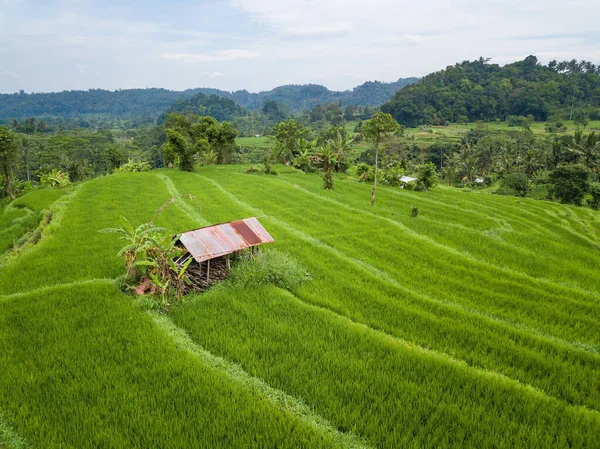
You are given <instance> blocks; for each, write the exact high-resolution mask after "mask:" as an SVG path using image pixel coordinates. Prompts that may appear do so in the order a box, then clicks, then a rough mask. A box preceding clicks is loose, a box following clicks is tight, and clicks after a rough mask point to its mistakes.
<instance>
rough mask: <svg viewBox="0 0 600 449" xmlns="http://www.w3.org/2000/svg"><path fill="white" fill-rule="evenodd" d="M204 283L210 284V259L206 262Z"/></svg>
mask: <svg viewBox="0 0 600 449" xmlns="http://www.w3.org/2000/svg"><path fill="white" fill-rule="evenodd" d="M206 282H210V259H209V260H207V261H206Z"/></svg>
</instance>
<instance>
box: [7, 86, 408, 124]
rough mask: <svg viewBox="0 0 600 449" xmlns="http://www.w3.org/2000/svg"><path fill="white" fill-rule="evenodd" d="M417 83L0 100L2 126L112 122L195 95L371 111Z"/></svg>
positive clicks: (251, 105) (248, 103) (152, 113)
mask: <svg viewBox="0 0 600 449" xmlns="http://www.w3.org/2000/svg"><path fill="white" fill-rule="evenodd" d="M415 81H417V78H406V79H399V80H398V81H396V82H393V83H382V82H378V81H375V82H371V81H369V82H366V83H364V84H362V85H360V86H358V87H355V88H354V89H353V90H348V91H343V92H337V91H330V90H329V89H327V88H326V87H323V86H319V85H315V84H308V85H290V86H281V87H277V88H275V89H273V90H270V91H266V92H260V93H250V92H248V91H246V90H240V91H236V92H226V91H222V90H218V89H211V88H197V89H188V90H185V91H172V90H167V89H155V88H153V89H125V90H117V91H114V92H113V91H108V90H102V89H92V90H87V91H64V92H57V93H33V94H27V93H24V92H20V93H15V94H0V121H8V120H11V119H23V118H27V117H40V116H44V115H46V116H56V117H78V116H81V115H85V114H102V115H107V116H111V117H119V118H126V117H154V118H156V117H158V116H159V115H161V114H162V113H163V112H164V111H165V110H167V109H169V108H170V107H171V105H173V103H174V102H176V101H177V100H185V99H190V98H192V97H193V96H194V95H197V94H199V93H202V94H204V95H207V96H210V95H217V96H220V97H225V98H228V99H230V100H233V101H235V102H236V103H238V104H239V105H240V106H242V107H245V108H248V109H260V108H262V106H263V105H264V104H265V103H266V102H267V101H270V100H274V101H277V102H280V103H283V104H285V105H287V106H288V107H289V108H290V109H291V110H293V111H299V110H303V109H309V108H312V107H313V106H315V105H316V104H324V103H331V102H335V101H342V102H343V103H345V104H352V105H360V106H374V105H380V104H382V103H384V102H385V101H387V100H389V99H390V98H391V96H392V95H393V94H394V92H396V90H398V89H400V88H402V87H404V86H405V85H407V84H410V83H412V82H415Z"/></svg>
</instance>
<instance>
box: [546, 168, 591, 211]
mask: <svg viewBox="0 0 600 449" xmlns="http://www.w3.org/2000/svg"><path fill="white" fill-rule="evenodd" d="M589 177H590V172H589V170H588V169H587V168H586V167H585V166H583V165H580V164H573V165H559V166H558V167H556V168H555V169H554V170H552V172H550V191H549V193H550V195H551V197H552V198H555V199H557V200H559V201H560V202H561V203H564V204H575V205H577V206H580V205H581V203H582V202H583V198H584V197H585V194H586V193H587V192H588V190H589V189H590V182H589Z"/></svg>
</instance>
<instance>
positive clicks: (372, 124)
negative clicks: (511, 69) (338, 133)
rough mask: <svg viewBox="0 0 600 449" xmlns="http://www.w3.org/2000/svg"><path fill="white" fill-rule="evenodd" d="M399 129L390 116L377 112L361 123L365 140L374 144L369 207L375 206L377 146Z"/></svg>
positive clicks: (377, 164)
mask: <svg viewBox="0 0 600 449" xmlns="http://www.w3.org/2000/svg"><path fill="white" fill-rule="evenodd" d="M400 130H401V127H400V125H399V124H398V122H396V120H394V118H393V117H392V116H391V115H390V114H386V113H383V112H377V113H376V114H375V115H374V116H373V118H372V119H371V120H368V121H366V122H364V123H363V126H362V128H361V131H362V134H363V136H365V139H366V140H368V141H371V142H374V143H375V179H374V180H373V191H372V192H371V205H373V204H375V190H376V189H377V170H378V166H379V145H380V144H381V142H382V141H383V140H384V139H385V138H386V137H388V136H389V135H390V134H392V133H395V132H397V131H400Z"/></svg>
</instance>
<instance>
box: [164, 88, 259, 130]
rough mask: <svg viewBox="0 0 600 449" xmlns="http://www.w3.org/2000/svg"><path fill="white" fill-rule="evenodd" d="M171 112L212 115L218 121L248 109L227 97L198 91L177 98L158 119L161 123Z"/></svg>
mask: <svg viewBox="0 0 600 449" xmlns="http://www.w3.org/2000/svg"><path fill="white" fill-rule="evenodd" d="M172 112H178V113H180V114H198V115H207V116H210V117H213V118H215V119H217V120H219V121H223V120H235V119H236V118H239V117H243V116H245V115H248V111H247V110H246V109H245V108H243V107H241V106H239V105H238V104H237V103H236V102H235V101H233V100H230V99H229V98H224V97H220V96H217V95H204V94H202V93H198V94H196V95H194V96H193V97H192V98H189V99H185V100H177V101H176V102H175V103H173V105H172V106H171V107H170V108H169V109H167V111H166V112H165V113H164V114H163V115H162V116H161V118H160V119H159V122H160V123H163V122H164V120H165V118H166V115H167V114H170V113H172Z"/></svg>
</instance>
